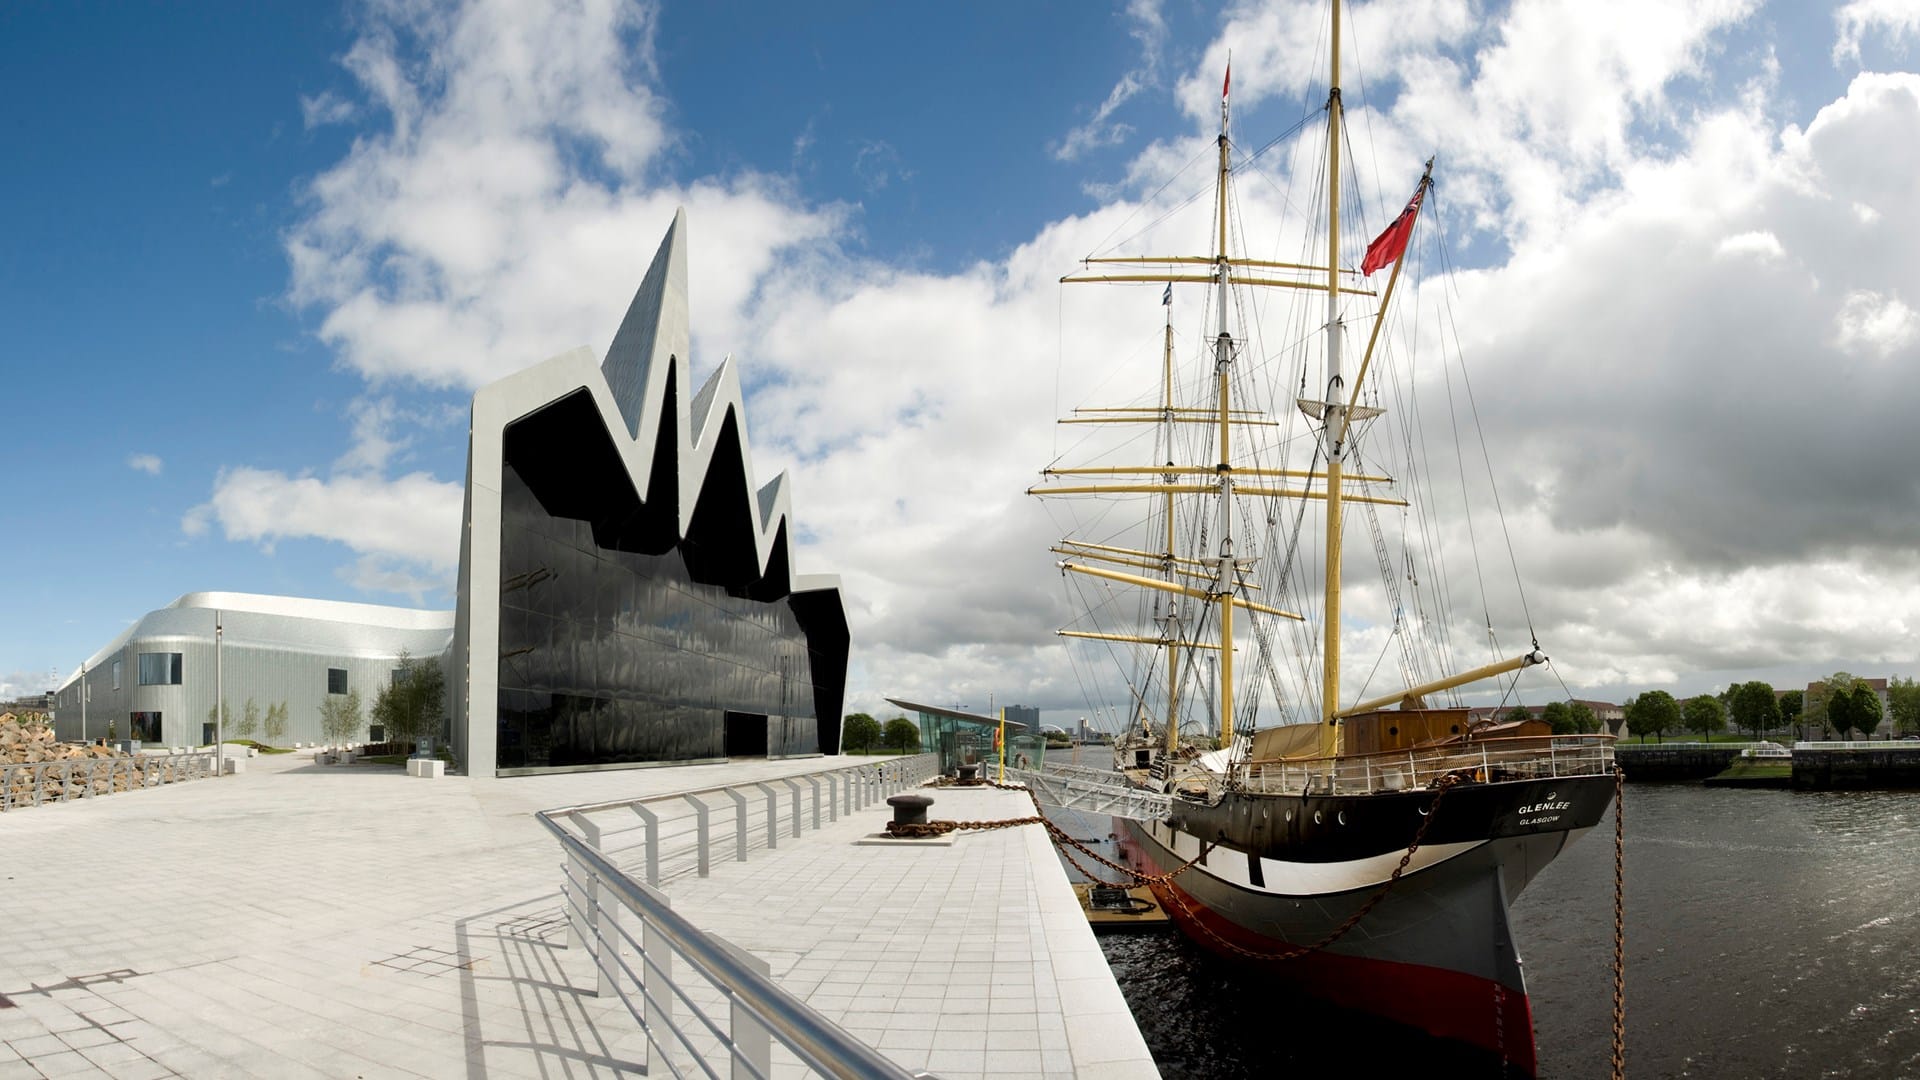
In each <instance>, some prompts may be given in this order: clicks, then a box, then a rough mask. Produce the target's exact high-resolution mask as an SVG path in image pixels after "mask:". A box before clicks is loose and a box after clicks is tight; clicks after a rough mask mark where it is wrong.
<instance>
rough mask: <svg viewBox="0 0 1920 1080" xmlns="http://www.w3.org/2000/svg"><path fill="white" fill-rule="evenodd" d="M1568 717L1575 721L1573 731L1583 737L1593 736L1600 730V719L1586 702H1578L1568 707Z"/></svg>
mask: <svg viewBox="0 0 1920 1080" xmlns="http://www.w3.org/2000/svg"><path fill="white" fill-rule="evenodd" d="M1567 716H1568V718H1569V719H1571V720H1572V721H1573V730H1574V731H1575V732H1577V733H1579V734H1581V735H1592V734H1593V733H1594V732H1597V731H1599V730H1600V718H1599V717H1597V716H1595V715H1593V710H1592V709H1589V708H1587V704H1586V702H1584V701H1576V702H1574V703H1573V704H1571V705H1568V706H1567Z"/></svg>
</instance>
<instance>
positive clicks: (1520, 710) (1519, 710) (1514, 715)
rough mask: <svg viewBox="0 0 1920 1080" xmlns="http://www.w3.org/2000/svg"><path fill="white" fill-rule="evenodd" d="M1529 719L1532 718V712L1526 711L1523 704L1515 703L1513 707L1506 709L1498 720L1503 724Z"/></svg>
mask: <svg viewBox="0 0 1920 1080" xmlns="http://www.w3.org/2000/svg"><path fill="white" fill-rule="evenodd" d="M1531 719H1533V713H1531V712H1529V711H1527V707H1526V706H1525V705H1515V706H1514V707H1513V708H1511V709H1508V710H1507V714H1506V715H1505V716H1502V717H1501V718H1500V722H1501V723H1503V724H1518V723H1521V722H1522V721H1526V720H1531Z"/></svg>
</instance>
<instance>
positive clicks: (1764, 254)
mask: <svg viewBox="0 0 1920 1080" xmlns="http://www.w3.org/2000/svg"><path fill="white" fill-rule="evenodd" d="M1713 253H1714V254H1715V255H1720V256H1726V257H1730V258H1748V259H1760V260H1763V261H1764V260H1768V259H1778V258H1780V257H1782V256H1784V255H1785V254H1786V253H1787V251H1786V249H1785V248H1783V247H1781V246H1780V238H1779V237H1777V236H1775V235H1773V234H1772V233H1770V232H1767V231H1766V230H1764V229H1757V230H1754V231H1753V232H1743V233H1738V234H1736V235H1734V236H1729V237H1727V238H1726V239H1724V240H1722V241H1720V246H1719V247H1716V248H1714V249H1713Z"/></svg>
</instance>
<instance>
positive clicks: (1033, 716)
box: [1007, 705, 1040, 731]
mask: <svg viewBox="0 0 1920 1080" xmlns="http://www.w3.org/2000/svg"><path fill="white" fill-rule="evenodd" d="M1007 723H1009V724H1019V725H1020V726H1021V727H1023V728H1025V729H1027V730H1028V731H1039V730H1040V710H1039V709H1036V708H1034V707H1033V706H1031V705H1009V706H1007Z"/></svg>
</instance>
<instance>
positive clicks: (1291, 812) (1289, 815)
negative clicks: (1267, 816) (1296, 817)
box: [1287, 810, 1293, 821]
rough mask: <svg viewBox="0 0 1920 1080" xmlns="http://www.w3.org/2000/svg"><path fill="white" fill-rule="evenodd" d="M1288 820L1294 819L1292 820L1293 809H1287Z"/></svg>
mask: <svg viewBox="0 0 1920 1080" xmlns="http://www.w3.org/2000/svg"><path fill="white" fill-rule="evenodd" d="M1287 820H1288V821H1292V820H1293V811H1291V810H1289V811H1287Z"/></svg>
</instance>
